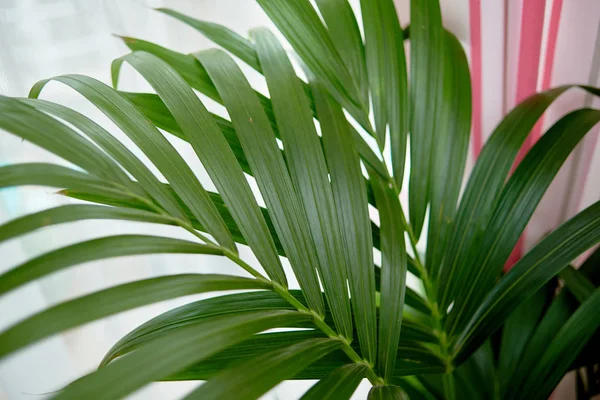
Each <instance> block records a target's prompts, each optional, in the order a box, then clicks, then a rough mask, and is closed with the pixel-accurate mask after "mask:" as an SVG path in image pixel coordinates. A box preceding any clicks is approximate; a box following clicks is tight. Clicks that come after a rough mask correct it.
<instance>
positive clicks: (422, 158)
mask: <svg viewBox="0 0 600 400" xmlns="http://www.w3.org/2000/svg"><path fill="white" fill-rule="evenodd" d="M410 22H411V24H412V25H411V26H412V29H411V37H410V71H411V72H410V99H411V103H410V104H411V123H410V160H411V161H410V162H411V166H410V181H409V185H408V206H409V217H410V222H411V225H412V227H413V230H414V232H415V235H416V237H417V238H418V237H419V236H420V235H421V229H422V228H423V221H424V219H425V210H426V209H427V204H428V203H429V201H430V200H431V197H430V190H431V184H430V179H431V175H432V172H431V163H432V161H431V160H432V159H433V158H434V157H432V156H431V150H432V149H433V144H434V133H435V132H438V131H440V130H441V129H444V127H442V126H440V121H439V112H440V110H441V109H442V108H444V107H447V106H450V104H449V103H447V102H443V101H442V98H441V96H442V94H443V86H442V76H441V75H442V74H440V66H445V64H446V63H445V61H444V58H443V57H444V55H445V54H446V53H445V50H444V27H443V26H442V16H441V12H440V4H439V1H438V0H425V1H423V0H411V2H410ZM436 140H437V139H436Z"/></svg>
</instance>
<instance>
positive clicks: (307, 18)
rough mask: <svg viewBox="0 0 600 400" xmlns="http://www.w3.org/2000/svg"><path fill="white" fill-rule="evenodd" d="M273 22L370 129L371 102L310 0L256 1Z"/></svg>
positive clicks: (337, 98) (325, 83) (345, 104)
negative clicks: (362, 97)
mask: <svg viewBox="0 0 600 400" xmlns="http://www.w3.org/2000/svg"><path fill="white" fill-rule="evenodd" d="M257 1H258V4H259V5H260V6H261V7H262V9H263V10H264V11H265V12H266V13H267V15H268V16H269V18H270V19H271V21H273V23H274V24H275V26H277V28H278V29H279V30H280V31H281V33H282V34H283V36H285V38H286V39H287V40H288V41H289V42H290V44H291V45H292V47H293V48H294V50H295V51H296V52H297V53H298V55H299V56H300V58H301V59H302V61H303V62H304V63H306V65H307V66H308V68H309V69H310V70H311V71H312V72H313V73H314V74H315V75H316V76H317V77H318V79H319V83H321V84H323V85H324V86H325V87H326V88H327V90H328V91H329V93H331V94H332V95H333V96H334V97H335V99H336V100H337V101H338V102H339V103H340V104H341V105H342V106H344V108H346V110H348V112H349V113H350V114H351V115H352V116H353V117H354V119H356V121H357V122H358V123H359V124H360V125H361V126H363V127H364V128H365V130H367V131H368V132H372V128H371V127H370V123H369V119H368V109H369V107H368V105H367V104H365V103H363V101H362V100H361V98H360V89H359V87H358V85H357V82H355V81H354V80H353V79H352V77H351V76H350V73H349V72H348V69H347V68H346V65H344V62H343V60H342V59H341V57H340V55H339V54H338V52H337V50H336V49H335V46H334V44H333V42H332V40H331V37H330V35H329V32H328V31H327V28H325V26H324V25H323V23H322V22H321V19H320V18H319V15H318V14H317V12H316V11H315V9H314V8H313V6H312V5H311V4H310V2H309V0H297V1H287V0H257Z"/></svg>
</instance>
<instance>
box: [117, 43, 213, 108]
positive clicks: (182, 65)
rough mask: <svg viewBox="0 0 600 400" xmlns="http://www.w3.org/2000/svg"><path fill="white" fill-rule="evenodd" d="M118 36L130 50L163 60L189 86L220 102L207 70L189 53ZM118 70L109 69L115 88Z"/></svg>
mask: <svg viewBox="0 0 600 400" xmlns="http://www.w3.org/2000/svg"><path fill="white" fill-rule="evenodd" d="M119 38H120V39H121V40H123V43H125V45H126V46H127V47H129V48H130V49H131V51H146V52H148V53H151V54H154V55H155V56H157V57H159V58H160V59H162V60H164V61H165V62H166V63H167V64H169V65H170V66H171V67H173V68H174V69H175V70H176V71H177V72H178V73H179V74H180V75H181V76H182V77H183V79H185V81H186V82H187V83H189V85H190V86H191V87H193V88H194V89H196V90H197V91H199V92H200V93H202V94H204V95H205V96H208V97H209V98H211V99H213V100H215V101H217V102H219V103H222V100H221V96H219V93H218V92H217V89H216V88H215V85H214V84H213V82H212V80H211V79H210V77H209V76H208V72H206V70H205V69H204V67H203V66H202V65H201V64H200V63H199V62H198V61H197V60H196V59H195V58H194V56H192V55H191V54H181V53H178V52H176V51H173V50H169V49H167V48H164V47H162V46H159V45H157V44H154V43H151V42H147V41H145V40H141V39H136V38H131V37H125V36H119ZM120 71H121V70H120V68H119V69H112V70H111V75H112V84H113V87H115V88H116V87H117V84H118V82H119V73H120Z"/></svg>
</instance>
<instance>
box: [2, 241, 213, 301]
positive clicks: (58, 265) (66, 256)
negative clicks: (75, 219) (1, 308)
mask: <svg viewBox="0 0 600 400" xmlns="http://www.w3.org/2000/svg"><path fill="white" fill-rule="evenodd" d="M159 253H186V254H223V251H222V249H221V248H220V247H218V246H214V245H208V244H201V243H194V242H189V241H187V240H179V239H172V238H167V237H159V236H145V235H116V236H107V237H103V238H99V239H92V240H88V241H85V242H80V243H76V244H73V245H70V246H66V247H63V248H60V249H58V250H53V251H50V252H48V253H45V254H42V255H41V256H38V257H36V258H33V259H31V260H29V261H26V262H25V263H23V264H21V265H19V266H17V267H14V268H12V269H10V270H8V271H7V272H5V273H4V274H2V275H0V295H1V294H4V293H6V292H8V291H11V290H13V289H15V288H17V287H19V286H21V285H24V284H26V283H28V282H31V281H33V280H35V279H38V278H41V277H42V276H45V275H48V274H52V273H54V272H57V271H60V270H61V269H64V268H68V267H71V266H73V265H77V264H81V263H85V262H89V261H95V260H103V259H107V258H112V257H120V256H129V255H138V254H159Z"/></svg>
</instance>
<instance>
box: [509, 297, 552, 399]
mask: <svg viewBox="0 0 600 400" xmlns="http://www.w3.org/2000/svg"><path fill="white" fill-rule="evenodd" d="M546 292H547V291H546V289H545V288H542V289H540V290H538V291H537V292H536V293H535V294H534V295H533V296H531V297H530V298H529V299H527V300H525V301H524V302H523V303H521V305H519V306H518V307H517V308H516V309H515V310H514V311H513V312H512V313H511V314H510V316H509V317H508V319H507V320H506V321H505V322H504V325H502V339H501V342H500V346H501V347H500V352H499V353H500V354H499V357H498V378H499V387H500V396H501V397H504V394H505V390H506V389H507V388H508V387H510V386H511V382H512V376H514V375H513V372H514V371H515V369H517V367H518V365H519V364H520V363H521V357H522V355H523V353H524V352H525V351H526V350H527V348H528V347H530V346H536V345H537V343H535V342H532V341H531V340H530V339H532V338H533V337H534V336H533V335H534V333H535V330H536V328H537V327H538V325H539V322H540V319H541V317H542V313H543V311H544V306H545V305H546V297H547V293H546Z"/></svg>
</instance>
